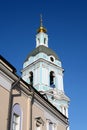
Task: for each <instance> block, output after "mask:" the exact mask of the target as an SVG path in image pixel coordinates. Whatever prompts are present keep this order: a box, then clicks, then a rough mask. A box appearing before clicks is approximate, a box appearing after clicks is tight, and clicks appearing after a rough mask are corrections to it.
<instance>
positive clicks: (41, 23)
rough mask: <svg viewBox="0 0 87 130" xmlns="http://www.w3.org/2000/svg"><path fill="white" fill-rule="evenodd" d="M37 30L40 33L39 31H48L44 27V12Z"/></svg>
mask: <svg viewBox="0 0 87 130" xmlns="http://www.w3.org/2000/svg"><path fill="white" fill-rule="evenodd" d="M37 32H38V33H39V32H44V33H46V32H47V30H46V29H45V28H44V27H43V20H42V14H41V15H40V27H39V29H38V30H37Z"/></svg>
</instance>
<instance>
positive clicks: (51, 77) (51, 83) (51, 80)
mask: <svg viewBox="0 0 87 130" xmlns="http://www.w3.org/2000/svg"><path fill="white" fill-rule="evenodd" d="M54 80H55V73H54V72H53V71H51V72H50V87H52V88H55V83H54Z"/></svg>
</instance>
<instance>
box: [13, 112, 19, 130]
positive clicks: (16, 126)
mask: <svg viewBox="0 0 87 130" xmlns="http://www.w3.org/2000/svg"><path fill="white" fill-rule="evenodd" d="M12 130H20V116H19V115H17V114H16V113H14V114H13V122H12Z"/></svg>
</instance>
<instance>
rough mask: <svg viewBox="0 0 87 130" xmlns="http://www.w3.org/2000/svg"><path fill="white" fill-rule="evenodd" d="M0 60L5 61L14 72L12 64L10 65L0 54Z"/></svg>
mask: <svg viewBox="0 0 87 130" xmlns="http://www.w3.org/2000/svg"><path fill="white" fill-rule="evenodd" d="M0 60H2V61H3V62H5V63H6V64H7V65H8V66H9V67H10V68H11V69H12V71H13V72H14V73H15V72H16V68H15V67H14V66H13V65H11V64H10V63H9V62H8V61H7V60H6V59H5V58H4V57H3V56H2V55H0ZM4 65H5V64H4Z"/></svg>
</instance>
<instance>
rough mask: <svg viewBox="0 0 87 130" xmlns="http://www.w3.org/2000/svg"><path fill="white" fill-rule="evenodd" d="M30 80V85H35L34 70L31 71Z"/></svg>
mask: <svg viewBox="0 0 87 130" xmlns="http://www.w3.org/2000/svg"><path fill="white" fill-rule="evenodd" d="M29 80H30V85H33V72H32V71H31V72H30V73H29Z"/></svg>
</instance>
